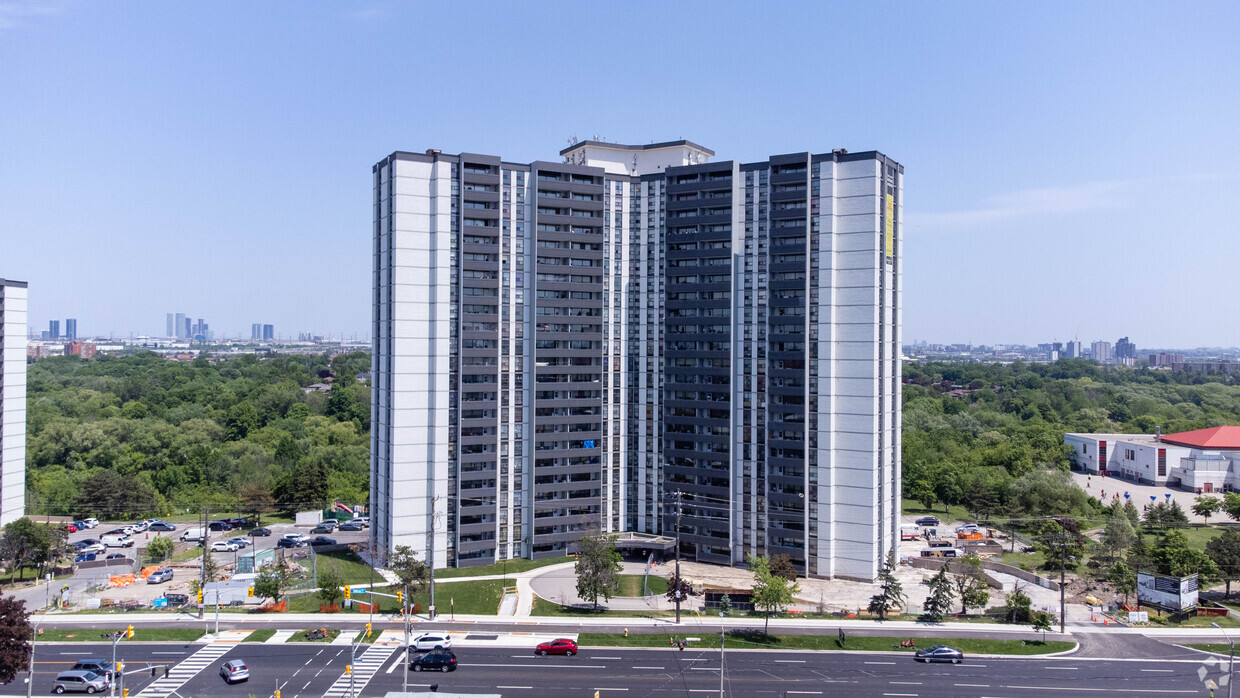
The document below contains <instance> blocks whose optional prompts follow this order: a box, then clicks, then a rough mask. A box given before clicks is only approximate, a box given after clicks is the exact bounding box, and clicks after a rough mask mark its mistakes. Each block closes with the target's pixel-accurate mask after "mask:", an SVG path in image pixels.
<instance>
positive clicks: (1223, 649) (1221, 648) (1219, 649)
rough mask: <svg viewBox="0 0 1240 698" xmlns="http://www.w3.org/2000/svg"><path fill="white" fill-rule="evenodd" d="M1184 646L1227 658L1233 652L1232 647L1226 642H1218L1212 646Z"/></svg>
mask: <svg viewBox="0 0 1240 698" xmlns="http://www.w3.org/2000/svg"><path fill="white" fill-rule="evenodd" d="M1184 646H1185V647H1191V648H1193V649H1195V650H1201V651H1203V652H1213V653H1215V654H1221V655H1223V656H1227V655H1228V654H1229V653H1230V652H1231V645H1228V644H1227V643H1225V642H1216V643H1212V644H1205V643H1192V644H1188V645H1184Z"/></svg>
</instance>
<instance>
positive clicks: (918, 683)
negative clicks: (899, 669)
mask: <svg viewBox="0 0 1240 698" xmlns="http://www.w3.org/2000/svg"><path fill="white" fill-rule="evenodd" d="M887 683H894V684H898V685H901V686H920V685H921V682H920V681H888V682H887Z"/></svg>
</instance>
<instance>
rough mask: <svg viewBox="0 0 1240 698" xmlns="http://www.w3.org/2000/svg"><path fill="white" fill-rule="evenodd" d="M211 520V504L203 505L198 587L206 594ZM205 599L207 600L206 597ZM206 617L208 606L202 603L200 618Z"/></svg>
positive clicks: (200, 605) (204, 618)
mask: <svg viewBox="0 0 1240 698" xmlns="http://www.w3.org/2000/svg"><path fill="white" fill-rule="evenodd" d="M210 520H211V507H209V506H208V507H203V508H202V528H200V529H199V532H201V533H202V540H200V541H199V542H198V545H200V546H202V570H201V572H202V575H201V576H202V579H201V580H200V581H199V582H198V588H199V589H201V590H202V591H203V593H204V594H205V593H206V590H207V555H209V554H210V553H211V551H210V549H209V548H207V523H208V522H209V521H210ZM203 601H206V599H205V598H204V599H203ZM206 618H207V611H206V608H205V606H204V605H203V604H201V603H200V604H198V620H206Z"/></svg>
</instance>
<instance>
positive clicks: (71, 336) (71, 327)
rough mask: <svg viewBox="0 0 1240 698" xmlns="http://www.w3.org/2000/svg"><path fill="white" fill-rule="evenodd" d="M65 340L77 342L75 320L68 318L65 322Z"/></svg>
mask: <svg viewBox="0 0 1240 698" xmlns="http://www.w3.org/2000/svg"><path fill="white" fill-rule="evenodd" d="M65 339H67V340H69V341H70V342H75V341H77V318H68V319H66V320H65Z"/></svg>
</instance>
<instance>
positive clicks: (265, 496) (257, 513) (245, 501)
mask: <svg viewBox="0 0 1240 698" xmlns="http://www.w3.org/2000/svg"><path fill="white" fill-rule="evenodd" d="M238 497H239V498H240V499H241V512H242V513H243V514H246V515H247V516H249V517H251V518H253V519H254V525H255V526H258V525H260V524H261V523H262V516H263V514H267V513H270V512H271V511H272V508H271V507H272V505H273V504H275V500H274V499H273V498H272V496H271V488H269V487H267V486H266V485H264V484H263V483H261V482H249V483H246V485H245V486H244V487H242V488H241V492H239V493H238Z"/></svg>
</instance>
